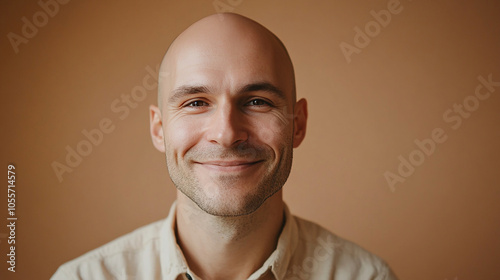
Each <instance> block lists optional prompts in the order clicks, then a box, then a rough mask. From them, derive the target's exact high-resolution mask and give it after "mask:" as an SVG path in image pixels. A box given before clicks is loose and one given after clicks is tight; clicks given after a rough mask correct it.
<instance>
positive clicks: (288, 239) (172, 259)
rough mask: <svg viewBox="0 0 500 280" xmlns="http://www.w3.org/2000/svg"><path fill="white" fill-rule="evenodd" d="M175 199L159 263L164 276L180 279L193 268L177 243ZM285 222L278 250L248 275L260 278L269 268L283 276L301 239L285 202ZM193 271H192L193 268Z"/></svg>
mask: <svg viewBox="0 0 500 280" xmlns="http://www.w3.org/2000/svg"><path fill="white" fill-rule="evenodd" d="M175 211H176V202H174V203H173V204H172V207H171V208H170V212H169V214H168V217H167V219H166V220H165V223H164V224H163V226H162V228H161V237H160V263H161V273H162V276H163V279H177V277H178V276H179V275H180V274H186V273H187V272H190V270H189V268H188V266H187V262H186V259H185V258H184V255H183V254H182V251H181V249H180V247H179V245H178V244H177V240H176V237H175V230H174V229H175ZM284 212H285V213H284V214H285V226H284V227H283V230H282V231H281V234H280V237H279V239H278V245H277V246H276V250H274V252H273V253H272V254H271V255H270V256H269V258H268V259H267V260H266V261H265V262H264V265H263V266H262V267H261V268H259V269H258V270H257V271H255V272H254V273H253V274H252V275H251V276H250V277H249V279H258V278H259V277H261V276H262V275H263V274H265V273H266V272H267V271H268V270H269V269H271V272H272V273H273V274H274V277H275V278H276V279H278V280H281V279H284V278H285V275H286V272H287V269H288V265H289V263H290V260H291V258H292V256H293V253H294V251H295V248H296V247H297V243H298V239H299V237H298V228H297V223H296V221H295V218H294V217H293V216H292V215H291V213H290V210H289V209H288V207H287V206H286V204H285V207H284ZM190 273H191V272H190Z"/></svg>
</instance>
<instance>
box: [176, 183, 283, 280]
mask: <svg viewBox="0 0 500 280" xmlns="http://www.w3.org/2000/svg"><path fill="white" fill-rule="evenodd" d="M177 198H178V199H177V211H176V234H177V243H178V244H179V246H180V248H181V250H182V252H183V253H184V256H185V258H186V261H187V262H188V265H189V267H190V269H191V270H192V271H193V272H194V273H196V274H197V275H198V276H199V277H201V278H202V279H206V280H209V279H247V278H248V277H249V276H250V275H251V274H252V273H253V272H255V271H256V270H257V269H258V268H260V267H261V266H262V264H263V263H264V262H265V261H266V260H267V258H268V257H269V256H270V255H271V253H272V252H273V251H274V250H275V249H276V245H277V242H278V238H279V235H280V233H281V229H282V226H283V220H284V214H283V211H284V205H283V198H282V191H281V190H280V191H278V192H277V193H275V194H274V195H273V196H272V197H270V198H268V199H267V200H266V201H265V202H264V203H263V204H262V206H261V207H260V208H259V209H257V210H256V211H255V212H253V213H251V214H249V215H245V216H238V217H220V216H213V215H210V214H208V213H206V212H204V211H203V210H201V209H200V208H199V207H198V206H197V205H196V204H195V203H193V202H192V201H191V200H190V199H189V198H187V197H186V196H185V195H184V194H182V193H180V192H179V193H178V196H177Z"/></svg>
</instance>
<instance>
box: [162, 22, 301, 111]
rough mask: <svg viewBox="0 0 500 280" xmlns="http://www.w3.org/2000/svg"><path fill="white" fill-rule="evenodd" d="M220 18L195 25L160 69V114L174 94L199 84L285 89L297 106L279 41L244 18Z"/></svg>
mask: <svg viewBox="0 0 500 280" xmlns="http://www.w3.org/2000/svg"><path fill="white" fill-rule="evenodd" d="M220 16H221V15H220V14H214V15H210V16H207V17H205V18H203V19H201V20H199V21H197V22H195V23H194V24H192V25H191V26H189V27H188V28H187V29H186V30H185V31H184V32H182V33H181V34H180V35H179V36H178V37H177V38H176V39H175V40H174V41H173V42H172V44H171V45H170V47H169V49H168V51H167V53H166V54H165V56H164V58H163V61H162V63H161V66H160V73H161V74H160V78H159V86H158V106H159V107H160V109H162V107H163V105H164V101H165V100H167V99H168V98H169V96H170V95H171V94H172V92H173V91H175V90H176V89H177V88H179V87H182V86H184V85H186V84H193V83H195V84H197V83H198V84H200V85H201V84H203V85H205V84H207V85H208V86H213V87H214V88H218V89H221V86H222V88H224V87H225V88H224V89H230V88H231V87H233V88H234V87H235V86H237V83H241V82H243V83H244V82H265V83H270V84H271V85H273V86H276V87H278V84H279V90H281V91H282V92H283V93H284V94H289V95H290V96H289V97H290V101H291V102H293V103H294V102H295V100H296V95H295V77H294V71H293V65H292V62H291V59H290V57H289V55H288V52H287V50H286V48H285V46H284V45H283V43H282V42H281V41H280V40H279V39H278V37H276V35H274V34H273V33H272V32H271V31H269V30H268V29H266V28H265V27H264V26H262V25H260V24H259V23H257V22H255V21H253V20H251V19H249V18H246V17H244V16H241V15H238V14H232V13H225V14H223V20H221V18H220ZM205 70H206V71H205ZM203 71H205V73H202V72H203ZM216 73H217V74H219V75H217V74H216ZM245 79H246V81H245ZM291 104H292V103H291ZM292 106H293V105H292Z"/></svg>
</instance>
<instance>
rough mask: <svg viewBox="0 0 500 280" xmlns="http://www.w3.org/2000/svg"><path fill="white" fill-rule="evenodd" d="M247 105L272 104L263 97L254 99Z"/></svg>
mask: <svg viewBox="0 0 500 280" xmlns="http://www.w3.org/2000/svg"><path fill="white" fill-rule="evenodd" d="M246 105H249V106H270V105H271V104H270V103H269V102H267V101H264V100H262V99H252V100H250V101H249V102H248V103H247V104H246Z"/></svg>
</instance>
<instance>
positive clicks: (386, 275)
mask: <svg viewBox="0 0 500 280" xmlns="http://www.w3.org/2000/svg"><path fill="white" fill-rule="evenodd" d="M294 218H295V221H296V223H297V228H298V235H299V243H298V245H297V249H296V250H297V253H298V254H294V255H296V256H301V260H298V263H297V260H295V261H294V263H296V264H297V265H298V266H299V268H302V272H303V273H304V272H306V271H307V270H308V268H312V267H314V268H315V270H314V271H321V273H322V274H323V275H331V276H332V279H381V280H382V279H391V280H392V279H396V278H395V276H394V275H393V273H392V272H391V270H390V268H389V266H388V265H387V264H386V262H385V261H384V260H383V259H381V258H380V257H378V256H377V255H375V254H373V253H371V252H369V251H367V250H365V249H364V248H362V247H361V246H359V245H357V244H355V243H353V242H351V241H348V240H346V239H343V238H341V237H339V236H337V235H336V234H334V233H332V232H331V231H329V230H327V229H325V228H323V227H322V226H320V225H318V224H316V223H313V222H311V221H307V220H305V219H302V218H299V217H295V216H294ZM310 270H311V269H310ZM314 271H311V272H312V273H313V272H314ZM313 274H314V273H313ZM313 274H311V275H309V276H313ZM312 278H314V277H312Z"/></svg>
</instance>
